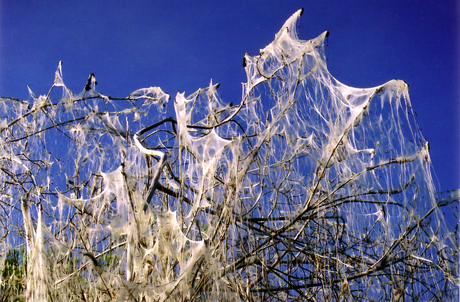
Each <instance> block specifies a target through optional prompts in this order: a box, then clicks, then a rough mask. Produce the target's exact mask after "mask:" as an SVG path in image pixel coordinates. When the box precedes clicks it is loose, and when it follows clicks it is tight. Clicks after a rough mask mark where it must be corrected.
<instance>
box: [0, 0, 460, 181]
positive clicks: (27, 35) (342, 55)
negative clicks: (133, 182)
mask: <svg viewBox="0 0 460 302" xmlns="http://www.w3.org/2000/svg"><path fill="white" fill-rule="evenodd" d="M301 7H304V9H305V11H304V14H303V16H302V17H301V19H300V28H299V34H300V38H301V39H311V38H315V37H317V36H318V35H320V34H321V33H322V32H324V31H325V30H326V29H327V30H329V31H330V36H329V39H328V45H327V47H326V55H327V57H328V62H327V64H328V69H329V71H330V72H331V73H332V75H333V76H334V77H335V78H337V79H338V80H339V81H341V82H342V83H344V84H347V85H350V86H354V87H362V88H365V87H374V86H377V85H380V84H383V83H385V82H387V81H389V80H391V79H402V80H404V81H406V82H407V83H408V84H409V93H410V96H411V102H412V106H413V109H414V111H415V112H416V113H417V121H418V123H419V125H420V127H421V128H422V132H423V134H424V136H425V138H426V139H427V140H428V141H429V142H430V146H431V159H432V162H433V165H434V168H435V171H436V176H437V178H438V180H439V181H440V183H441V188H442V189H443V190H447V189H454V188H458V187H459V186H460V180H459V174H460V173H459V159H460V147H459V138H460V131H459V128H460V124H459V120H460V118H459V116H460V109H459V107H460V106H459V103H460V102H459V100H460V88H459V87H460V68H459V66H460V41H459V40H460V22H459V19H460V18H459V15H460V7H459V3H458V0H455V1H454V0H449V1H405V0H399V1H394V0H391V1H358V0H357V1H286V0H284V1H172V0H170V1H96V0H91V1H87V0H83V1H57V0H56V1H23V0H17V1H5V0H0V95H1V96H9V97H17V98H21V99H27V98H28V91H27V86H26V85H29V86H30V87H31V88H32V90H33V91H34V92H35V94H37V95H38V94H46V93H47V92H48V90H49V88H50V87H51V85H52V84H53V80H54V72H55V70H56V68H57V66H58V62H59V61H60V60H62V61H63V74H64V82H65V83H66V85H67V86H68V87H69V88H70V89H71V90H72V91H74V92H77V93H78V92H80V91H81V90H82V89H83V87H84V85H85V83H86V80H87V78H88V75H89V74H90V73H94V74H95V75H96V78H97V82H98V86H97V90H98V91H100V92H102V93H104V94H106V95H110V96H117V97H123V96H127V95H128V94H129V93H131V92H132V91H134V90H136V89H139V88H144V87H150V86H160V87H161V88H162V89H163V90H164V91H166V92H168V93H169V94H171V95H172V96H173V97H174V96H175V94H176V92H177V91H181V92H183V91H185V92H186V95H188V94H190V93H192V92H194V91H195V90H197V89H198V88H200V87H205V86H207V85H208V84H209V81H210V80H211V79H213V82H219V83H221V86H220V89H219V92H220V95H221V96H222V98H223V99H224V101H227V102H230V101H233V102H234V103H236V102H238V101H239V99H240V96H241V83H242V82H245V81H246V77H245V73H244V69H243V67H242V64H241V62H242V58H243V55H244V53H245V52H248V53H249V54H251V55H256V54H258V52H259V49H261V48H264V47H265V46H266V45H267V44H268V43H270V42H271V41H272V40H273V38H274V36H275V33H277V32H278V30H279V29H280V27H281V26H282V25H283V23H284V22H285V20H286V19H287V18H289V16H291V14H293V13H294V12H295V11H296V10H297V9H299V8H301Z"/></svg>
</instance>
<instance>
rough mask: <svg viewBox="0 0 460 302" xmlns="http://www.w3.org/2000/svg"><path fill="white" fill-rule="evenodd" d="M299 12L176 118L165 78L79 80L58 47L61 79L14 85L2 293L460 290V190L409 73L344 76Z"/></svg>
mask: <svg viewBox="0 0 460 302" xmlns="http://www.w3.org/2000/svg"><path fill="white" fill-rule="evenodd" d="M301 13H302V10H299V11H298V12H296V13H295V14H294V15H293V16H292V17H291V18H289V19H288V20H287V21H286V23H285V24H284V25H283V27H282V28H281V30H280V31H279V33H278V34H276V36H275V39H274V41H273V42H272V43H271V44H270V45H268V46H267V47H265V48H264V49H262V50H261V51H260V54H259V55H257V56H250V55H248V54H246V55H245V56H244V60H243V66H244V68H245V70H246V74H247V82H246V83H245V84H243V91H242V98H241V101H240V102H239V103H235V104H232V103H230V104H226V103H224V102H223V101H222V100H221V99H220V98H219V95H218V93H217V89H218V86H219V85H218V84H213V83H212V82H211V83H210V84H209V86H208V87H207V88H203V89H199V90H198V91H196V92H195V93H193V94H191V95H189V96H187V97H186V96H185V94H184V93H178V94H177V95H176V97H175V100H174V102H173V106H174V112H175V116H174V117H167V116H166V107H167V104H168V102H169V100H170V96H169V95H167V94H166V93H164V92H163V91H162V90H161V89H160V88H159V87H150V88H144V89H139V90H137V91H135V92H133V93H132V94H130V95H129V96H128V97H126V98H112V97H108V96H105V95H103V94H101V93H99V92H98V91H97V90H96V79H95V77H94V75H93V74H91V75H90V77H89V78H88V81H87V83H86V85H85V87H84V89H83V91H82V92H81V93H80V94H74V93H72V92H71V91H70V90H69V89H68V88H67V87H66V86H65V84H64V81H63V77H62V65H61V63H60V64H59V66H58V69H57V71H56V76H55V81H54V85H53V86H52V88H51V89H50V91H49V93H48V94H47V95H42V96H39V97H36V96H35V95H34V94H33V92H32V90H30V89H29V90H30V98H29V100H26V101H21V100H17V99H12V98H1V99H0V112H1V116H0V133H1V135H0V140H1V142H0V179H1V180H0V204H1V209H0V215H1V216H0V236H1V237H2V241H1V243H0V253H1V257H2V261H1V263H2V264H1V265H2V267H1V269H2V279H1V288H0V294H1V295H2V300H4V298H6V297H15V296H16V297H20V298H22V299H24V298H25V299H26V300H30V301H32V300H37V299H38V300H51V301H68V300H82V301H99V300H100V301H109V300H114V301H115V300H116V301H125V300H134V301H204V300H206V301H208V300H209V301H291V300H292V301H294V300H295V301H304V300H305V301H310V300H314V301H316V300H321V301H340V300H347V299H351V300H358V301H369V300H375V301H379V300H380V301H381V300H395V301H397V300H400V299H408V300H414V301H415V300H429V299H432V300H435V301H445V299H448V300H449V299H453V298H454V297H456V296H458V294H459V285H460V280H459V267H458V263H459V242H458V239H459V238H458V233H457V230H458V223H457V221H450V220H449V219H445V214H444V213H443V212H445V211H449V212H453V213H456V211H457V207H458V202H459V194H458V191H452V192H448V193H443V194H440V193H437V192H436V188H435V186H434V184H433V180H432V178H431V172H430V169H431V162H430V156H429V145H428V142H427V141H425V139H424V138H423V136H422V134H421V132H420V128H419V127H418V125H417V123H416V121H415V118H414V115H413V112H412V108H411V104H410V100H409V94H408V86H407V84H406V83H404V82H403V81H398V80H393V81H390V82H387V83H385V84H383V85H381V86H379V87H373V88H366V89H358V88H353V87H348V86H346V85H344V84H342V83H340V82H339V81H338V80H336V79H335V78H333V77H332V76H331V75H330V73H329V72H328V70H327V66H326V59H325V56H324V40H325V38H326V37H327V34H328V33H327V32H325V33H323V34H321V35H320V36H319V37H317V38H316V39H312V40H306V41H303V40H299V39H298V37H297V34H296V20H297V19H298V17H299V16H300V15H301ZM61 89H62V94H61V93H60V90H61ZM58 90H59V92H57V91H58ZM14 259H15V260H14ZM13 260H14V261H15V263H16V264H15V266H12V265H11V263H13V262H14V261H13Z"/></svg>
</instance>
